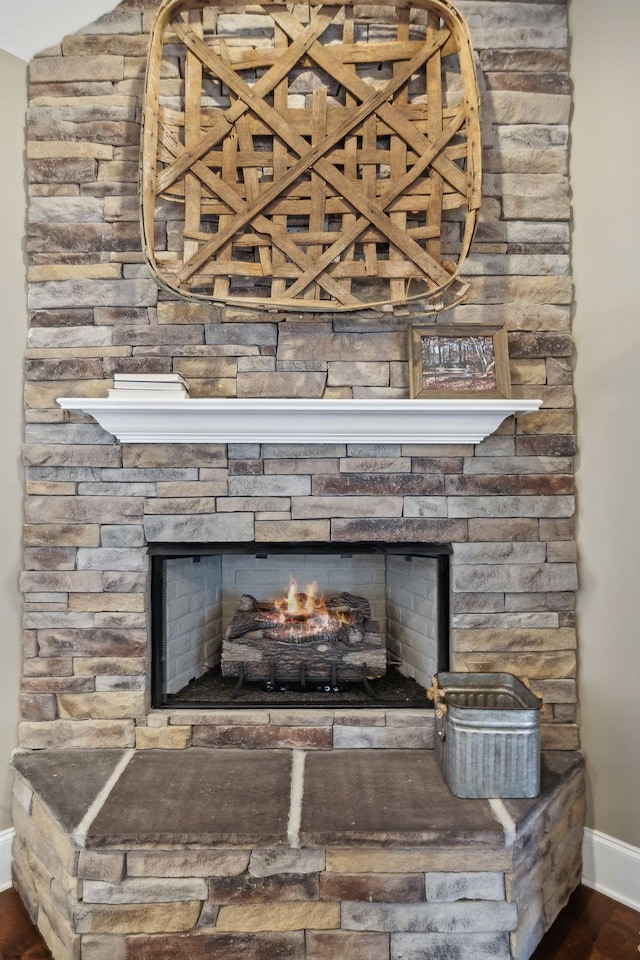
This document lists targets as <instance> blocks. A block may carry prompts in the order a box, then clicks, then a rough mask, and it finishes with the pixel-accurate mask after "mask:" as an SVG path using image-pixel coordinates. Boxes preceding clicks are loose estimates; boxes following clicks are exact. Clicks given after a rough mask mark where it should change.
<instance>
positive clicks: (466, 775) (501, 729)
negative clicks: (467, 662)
mask: <svg viewBox="0 0 640 960" xmlns="http://www.w3.org/2000/svg"><path fill="white" fill-rule="evenodd" d="M428 696H430V698H431V699H432V700H434V701H435V705H436V746H435V749H436V758H437V761H438V764H439V766H440V770H441V771H442V775H443V776H444V779H445V781H446V783H447V786H448V787H449V789H450V790H451V792H452V793H453V794H454V795H455V796H456V797H465V798H480V797H485V798H490V797H495V798H515V797H536V796H537V795H538V793H539V792H540V707H541V705H542V704H541V701H540V700H539V699H538V698H537V697H536V696H535V695H534V694H533V693H531V691H530V690H528V689H527V687H525V685H524V684H523V683H522V681H521V680H519V679H518V678H517V677H514V676H513V675H512V674H510V673H437V674H436V675H435V676H434V678H433V685H432V687H431V688H430V690H429V693H428Z"/></svg>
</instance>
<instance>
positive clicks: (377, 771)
mask: <svg viewBox="0 0 640 960" xmlns="http://www.w3.org/2000/svg"><path fill="white" fill-rule="evenodd" d="M345 729H349V728H348V727H347V728H345ZM355 797H358V803H357V804H355V803H354V798H355ZM300 836H301V839H302V842H303V843H305V844H314V845H316V844H323V843H326V842H329V840H331V842H334V843H336V842H338V843H346V842H349V841H356V842H363V841H372V840H377V841H378V842H392V841H395V842H396V843H405V844H411V843H425V844H429V843H441V842H443V841H445V842H449V843H452V844H455V843H461V844H463V843H465V842H466V841H472V842H474V843H477V844H486V845H487V846H488V847H493V848H497V847H500V846H503V845H504V833H503V830H502V828H501V827H500V826H499V825H498V823H497V822H496V820H495V818H494V817H493V815H492V813H491V809H490V807H489V804H488V803H487V804H484V803H477V802H476V801H471V800H460V799H458V798H457V797H453V796H451V794H450V793H449V790H448V788H447V787H446V785H445V783H444V780H443V779H442V776H441V774H440V771H439V770H438V766H437V763H436V760H435V756H434V753H433V751H432V750H409V751H405V750H384V751H376V750H366V751H360V750H333V751H332V752H331V753H326V754H320V753H314V754H309V755H308V756H307V760H306V767H305V794H304V801H303V806H302V821H301V831H300ZM347 872H348V871H347Z"/></svg>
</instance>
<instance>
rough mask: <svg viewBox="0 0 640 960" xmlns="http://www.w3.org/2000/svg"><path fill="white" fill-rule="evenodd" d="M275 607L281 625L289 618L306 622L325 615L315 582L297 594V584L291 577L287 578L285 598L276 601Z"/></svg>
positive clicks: (324, 606)
mask: <svg viewBox="0 0 640 960" xmlns="http://www.w3.org/2000/svg"><path fill="white" fill-rule="evenodd" d="M275 606H276V608H277V609H278V610H279V611H280V619H281V621H282V622H283V623H285V622H286V621H287V620H288V619H290V618H291V617H296V618H299V619H302V620H307V619H309V618H310V617H317V616H322V615H325V614H326V613H327V605H326V603H325V601H324V597H323V596H322V594H320V595H318V584H317V583H316V582H315V580H314V582H313V583H308V584H307V585H306V587H305V588H304V593H298V583H297V581H296V580H294V579H293V577H289V592H288V593H287V595H286V597H281V598H280V599H278V600H276V601H275Z"/></svg>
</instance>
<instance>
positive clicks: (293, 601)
mask: <svg viewBox="0 0 640 960" xmlns="http://www.w3.org/2000/svg"><path fill="white" fill-rule="evenodd" d="M385 671H386V652H385V646H384V643H383V640H382V637H381V635H380V626H379V624H378V622H377V620H372V619H371V607H370V604H369V601H368V600H367V599H366V598H365V597H359V596H355V595H354V594H351V593H347V592H343V593H340V594H338V595H337V596H335V597H331V598H329V599H325V598H324V596H323V595H322V594H318V588H317V584H316V583H312V584H307V586H306V588H305V590H304V591H303V592H298V586H297V583H296V581H295V580H294V579H293V578H292V579H291V580H290V584H289V591H288V593H287V595H286V596H283V597H281V598H275V599H273V600H267V601H260V600H256V598H255V597H253V596H251V595H250V594H244V595H243V596H242V597H241V598H240V603H239V606H238V610H237V612H236V613H235V615H234V617H233V619H232V620H231V623H230V625H229V627H228V629H227V631H226V635H225V639H224V643H223V647H222V674H223V676H225V677H237V678H238V687H237V689H240V687H241V686H242V684H243V683H244V681H246V680H252V681H263V682H266V683H268V684H272V685H275V684H277V683H282V682H288V683H299V684H301V686H302V687H304V686H305V685H306V684H307V683H308V682H313V683H315V684H317V683H321V684H327V685H328V686H331V687H333V688H335V687H337V686H338V685H339V684H340V683H344V682H352V681H359V682H362V683H364V684H365V686H366V684H367V681H368V680H372V679H377V678H379V677H382V676H384V674H385Z"/></svg>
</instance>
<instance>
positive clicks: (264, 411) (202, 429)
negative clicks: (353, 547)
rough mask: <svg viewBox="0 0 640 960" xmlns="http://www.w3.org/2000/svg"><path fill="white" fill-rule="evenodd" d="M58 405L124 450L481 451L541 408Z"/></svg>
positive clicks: (194, 402)
mask: <svg viewBox="0 0 640 960" xmlns="http://www.w3.org/2000/svg"><path fill="white" fill-rule="evenodd" d="M140 393H141V396H140V397H139V398H138V397H135V398H134V399H131V398H129V397H127V398H123V399H120V398H119V397H113V396H111V397H109V398H98V399H95V398H90V397H61V398H60V399H59V400H58V403H59V404H60V406H61V407H62V408H63V409H64V410H74V411H77V412H81V413H85V414H89V415H90V416H92V417H94V418H95V419H96V420H97V421H98V423H99V424H100V426H101V427H102V428H103V429H104V430H106V431H107V432H108V433H111V434H113V435H114V436H115V437H117V439H118V440H120V441H121V442H122V443H405V444H407V443H422V444H425V443H480V441H482V440H484V439H485V437H488V436H489V435H490V434H491V433H493V432H494V431H495V430H496V429H497V428H498V427H499V426H500V424H501V423H502V422H503V420H505V419H506V418H507V417H509V416H512V415H514V414H515V415H518V414H525V413H530V412H532V411H533V410H537V409H538V408H539V407H540V406H541V404H542V401H541V400H520V399H512V400H482V399H470V400H467V399H464V400H308V399H304V400H295V399H286V400H280V399H277V400H274V399H260V398H257V399H250V400H245V399H241V400H238V399H235V398H230V399H226V398H225V399H218V398H211V399H199V398H198V399H195V398H191V397H177V398H173V397H169V398H167V397H166V396H162V397H159V396H158V392H156V393H155V395H152V396H150V395H149V393H146V392H144V391H140Z"/></svg>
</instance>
